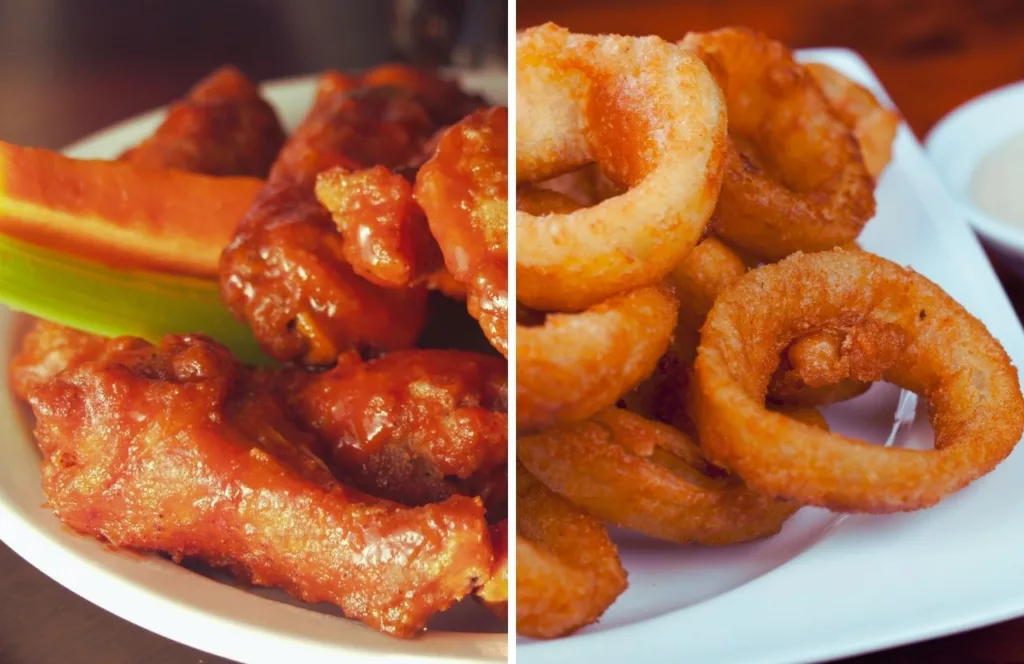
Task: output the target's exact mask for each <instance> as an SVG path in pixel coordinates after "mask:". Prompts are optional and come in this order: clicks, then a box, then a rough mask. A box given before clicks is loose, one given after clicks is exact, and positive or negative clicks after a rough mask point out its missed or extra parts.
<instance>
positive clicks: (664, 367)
mask: <svg viewBox="0 0 1024 664" xmlns="http://www.w3.org/2000/svg"><path fill="white" fill-rule="evenodd" d="M746 272H747V266H746V265H745V264H744V263H743V261H742V260H741V259H740V257H739V256H737V255H736V253H735V252H733V251H732V250H731V249H729V247H727V246H725V244H723V243H722V242H721V241H720V240H718V239H717V238H715V237H713V236H712V237H708V238H706V239H705V240H704V241H703V242H701V243H700V244H698V245H697V246H696V247H695V248H694V250H693V251H691V252H690V253H689V255H687V257H686V258H685V259H684V260H683V262H682V263H680V264H679V265H677V266H676V268H675V269H674V270H672V273H671V274H670V275H669V280H670V281H671V282H672V283H673V284H674V285H675V290H676V295H677V296H678V298H679V315H678V316H677V319H676V328H675V331H674V336H673V339H672V345H671V346H670V347H669V349H668V352H666V353H665V355H663V356H662V358H661V359H660V360H659V361H658V366H657V367H656V368H655V370H654V373H652V374H651V375H650V376H649V377H648V378H647V380H645V381H644V382H643V383H641V384H640V386H639V387H637V388H636V389H635V390H633V391H632V392H630V393H629V394H627V395H626V396H625V398H624V401H625V405H626V407H627V408H629V410H631V411H633V412H635V413H639V414H641V415H643V416H645V417H648V418H651V419H653V420H657V421H659V422H665V423H667V424H671V425H673V426H674V427H676V428H677V429H680V430H681V431H685V432H687V433H692V432H693V425H692V421H691V420H690V416H689V413H688V412H687V404H686V392H687V389H688V386H689V384H690V375H691V374H692V372H693V361H694V359H696V357H697V345H698V344H699V343H700V326H701V325H703V324H704V319H705V318H706V317H707V315H708V312H709V311H711V306H712V305H713V304H714V303H715V298H717V297H718V294H719V293H721V292H722V291H723V290H725V289H726V287H728V286H729V285H730V284H732V283H733V282H735V281H737V280H739V278H740V277H742V276H743V275H744V274H746Z"/></svg>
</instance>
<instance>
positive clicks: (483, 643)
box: [0, 73, 508, 664]
mask: <svg viewBox="0 0 1024 664" xmlns="http://www.w3.org/2000/svg"><path fill="white" fill-rule="evenodd" d="M461 78H462V80H463V82H464V83H465V85H466V86H467V87H468V88H470V89H473V90H476V91H478V92H480V93H481V94H485V95H487V96H488V97H489V98H491V99H493V100H495V101H496V102H499V103H504V101H505V98H506V87H505V77H504V74H497V75H495V74H488V73H470V74H464V75H463V76H461ZM314 87H315V80H314V79H312V78H298V79H290V80H286V81H280V82H275V83H270V84H268V85H266V86H264V92H265V93H266V95H267V98H268V100H269V101H270V102H271V103H272V104H274V106H275V107H276V108H277V109H278V111H279V112H280V114H281V119H282V121H283V122H284V123H285V125H286V126H288V127H289V128H291V127H294V126H295V125H296V124H297V123H298V122H299V120H301V118H302V116H303V114H304V113H305V111H306V109H307V108H308V106H309V103H310V101H311V100H312V97H313V91H314ZM162 117H163V115H162V112H161V111H159V110H158V111H154V112H151V113H147V114H145V115H141V116H139V117H136V118H133V119H131V120H128V121H126V122H123V123H121V124H118V125H117V126H115V127H112V128H110V129H108V130H106V131H103V132H100V133H97V134H94V135H92V136H90V137H88V138H86V139H84V140H82V141H80V142H79V143H76V144H75V145H74V146H72V147H71V148H69V149H68V150H67V152H68V153H69V154H72V155H74V156H77V157H92V158H112V157H115V156H117V155H118V154H119V153H120V152H121V151H122V150H124V149H125V148H127V147H129V146H131V145H133V144H135V143H137V142H138V141H140V140H141V139H142V138H144V137H146V136H148V135H149V134H150V133H151V132H152V131H153V129H155V128H156V126H157V125H158V124H159V123H160V121H161V119H162ZM18 320H19V317H17V316H15V315H12V314H11V312H9V311H8V310H7V309H6V308H4V307H0V458H2V459H3V463H0V539H3V541H4V542H5V543H6V544H7V545H8V546H10V547H11V548H12V549H13V550H14V551H15V552H17V553H18V554H19V555H20V556H21V557H23V558H25V559H26V560H27V561H29V562H30V563H32V564H33V565H35V566H36V567H38V568H39V569H40V570H42V571H43V572H44V573H45V574H46V575H48V576H50V577H51V578H53V579H54V580H56V581H57V582H58V583H60V584H61V585H63V586H65V587H66V588H68V589H70V590H72V591H74V592H75V593H77V594H79V595H81V596H82V597H84V598H85V599H87V600H89V601H91V602H93V603H95V604H97V605H99V606H101V607H103V608H104V609H106V610H108V611H110V612H111V613H114V614H116V615H118V616H120V617H122V618H124V619H125V620H129V621H131V622H133V623H135V624H137V625H140V626H141V627H144V628H146V629H148V630H151V631H153V632H156V633H157V634H161V635H163V636H165V637H167V638H170V639H174V640H175V641H180V642H181V643H185V644H187V645H190V646H192V647H194V648H198V649H200V650H204V651H207V652H211V653H214V654H217V655H220V656H223V657H228V658H231V659H234V660H238V661H241V662H247V663H251V664H261V663H264V662H265V663H267V664H281V662H302V663H303V664H305V663H307V662H308V663H311V664H312V663H316V662H331V663H332V664H336V663H337V662H342V661H344V662H348V663H358V662H371V661H373V662H379V661H381V659H382V658H387V659H388V661H395V662H413V661H415V662H438V661H452V660H459V661H479V662H496V661H505V660H506V659H507V658H508V637H507V635H506V634H505V633H504V626H503V625H501V624H500V623H499V622H498V621H497V619H495V618H493V617H492V616H490V615H489V614H487V613H486V612H485V611H484V610H483V609H481V608H480V607H479V606H478V605H477V604H476V603H475V602H472V601H467V602H464V603H463V604H462V605H460V606H458V607H456V608H454V609H452V610H451V611H448V612H447V613H445V614H443V615H441V616H438V617H437V618H436V619H435V620H434V621H433V622H432V626H433V627H434V628H435V629H434V630H432V631H430V632H428V633H426V634H425V635H424V636H422V637H420V638H417V639H413V640H401V639H394V638H390V637H386V636H383V635H381V634H378V633H377V632H375V631H373V630H371V629H370V628H368V627H365V626H364V625H362V624H361V623H357V622H355V621H351V620H346V619H343V618H340V617H338V616H339V613H338V611H337V609H335V608H334V607H330V606H325V605H317V606H309V605H303V604H301V603H298V602H295V601H293V600H290V599H289V598H288V597H287V596H286V595H285V594H284V593H283V592H280V591H276V590H243V589H241V588H238V587H235V586H233V585H231V584H230V583H221V582H217V581H215V580H211V579H210V578H207V577H204V576H201V575H199V574H196V573H193V572H190V571H188V570H186V569H184V568H182V567H179V566H177V565H174V564H172V563H170V562H168V561H166V560H164V559H161V558H157V557H154V556H142V555H137V554H132V553H125V552H119V551H113V550H110V549H109V548H108V547H106V546H104V545H103V544H101V543H99V542H98V541H96V540H93V539H91V538H88V537H81V536H78V535H75V534H73V533H71V532H70V531H69V530H67V529H66V528H64V527H63V526H62V524H61V523H60V522H59V521H58V520H57V519H56V518H55V517H54V516H53V514H52V513H51V512H50V511H49V510H48V509H46V508H45V507H44V506H43V503H44V501H45V497H44V496H43V492H42V489H41V488H40V478H39V464H40V456H39V452H38V450H37V448H36V446H35V441H34V440H33V439H32V436H31V433H30V430H29V428H28V421H27V418H26V417H25V412H24V410H23V408H22V407H21V406H20V405H19V404H17V403H16V402H15V399H14V397H13V396H12V395H11V393H10V389H9V387H8V381H7V374H8V359H9V357H10V356H11V354H12V353H13V351H14V350H15V349H14V344H15V343H16V340H17V338H18V332H19V330H18V329H16V328H18V327H19V326H18V325H17V324H16V321H18Z"/></svg>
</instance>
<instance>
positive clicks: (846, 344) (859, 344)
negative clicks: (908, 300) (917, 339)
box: [768, 321, 907, 406]
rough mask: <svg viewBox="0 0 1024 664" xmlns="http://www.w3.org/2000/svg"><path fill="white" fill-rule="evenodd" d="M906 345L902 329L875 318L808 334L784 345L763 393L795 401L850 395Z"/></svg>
mask: <svg viewBox="0 0 1024 664" xmlns="http://www.w3.org/2000/svg"><path fill="white" fill-rule="evenodd" d="M906 345H907V335H906V334H905V333H904V332H903V330H901V329H900V328H898V327H896V326H895V325H887V324H882V323H878V322H875V321H869V323H866V324H864V325H861V326H859V327H852V328H842V327H833V328H829V329H825V330H821V331H819V332H815V333H813V334H808V335H806V336H804V337H801V338H799V339H797V340H796V341H794V342H793V343H792V344H790V346H789V348H788V349H786V352H785V353H784V354H783V357H782V361H781V363H780V364H779V368H778V369H777V370H776V371H775V374H774V375H773V376H772V381H771V383H770V384H769V386H768V399H769V400H770V401H774V402H777V403H785V404H792V405H798V406H827V405H829V404H832V403H837V402H839V401H845V400H847V399H852V398H853V397H855V396H858V395H861V394H863V393H864V392H866V391H867V390H868V388H869V387H871V383H872V382H874V381H878V380H881V379H882V374H883V373H884V372H885V370H886V369H887V368H889V367H890V366H892V365H893V364H895V363H896V361H897V360H898V359H899V356H900V354H902V353H903V351H904V349H905V348H906Z"/></svg>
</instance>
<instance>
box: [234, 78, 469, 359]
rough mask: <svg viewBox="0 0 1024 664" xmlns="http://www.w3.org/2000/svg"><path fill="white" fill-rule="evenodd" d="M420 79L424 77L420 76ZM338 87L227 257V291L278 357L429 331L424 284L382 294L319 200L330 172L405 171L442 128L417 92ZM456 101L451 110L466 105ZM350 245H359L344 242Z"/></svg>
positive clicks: (325, 94)
mask: <svg viewBox="0 0 1024 664" xmlns="http://www.w3.org/2000/svg"><path fill="white" fill-rule="evenodd" d="M416 80H418V79H416ZM332 87H333V84H332V83H331V82H330V80H328V81H326V82H324V81H322V82H321V85H320V93H319V95H318V97H317V100H316V101H315V103H314V105H313V108H312V109H311V110H310V112H309V114H308V115H307V117H306V119H305V120H303V122H302V124H301V125H300V126H299V128H298V129H297V130H296V131H295V133H294V134H293V135H292V137H291V138H290V139H289V140H288V142H287V143H286V144H285V147H284V149H283V150H282V151H281V154H280V155H279V156H278V159H277V161H276V162H275V164H274V167H273V169H272V170H271V174H270V178H269V179H268V181H267V185H266V187H265V188H264V190H263V192H261V194H260V195H259V196H257V200H256V202H255V203H254V205H253V207H252V209H251V210H250V211H249V213H248V214H247V215H246V217H245V218H244V219H243V221H242V223H241V225H240V226H239V231H238V234H237V235H236V237H235V239H234V240H233V241H232V243H231V244H230V245H229V246H228V247H227V249H225V251H224V254H223V255H222V257H221V295H222V297H223V299H224V301H225V303H226V304H227V305H228V307H229V308H231V310H232V311H233V312H234V313H235V315H236V316H238V317H239V318H241V319H243V320H245V321H246V322H247V323H248V324H249V325H250V327H252V329H253V331H254V333H255V335H256V338H257V339H258V340H259V341H260V342H261V344H262V346H263V347H264V349H265V350H266V351H267V352H268V353H269V354H270V355H272V356H273V357H275V358H277V359H280V360H296V361H299V362H302V363H304V364H310V365H329V364H332V363H333V362H334V361H335V360H336V359H337V357H338V355H339V354H340V353H342V352H344V351H346V350H349V349H353V348H354V349H360V350H370V351H379V350H394V349H398V348H405V347H409V346H411V345H412V344H413V342H414V341H415V339H416V337H417V336H418V334H419V332H420V330H421V329H422V326H423V322H424V316H425V306H426V288H425V287H414V288H403V289H391V288H381V287H380V286H377V285H375V284H373V283H370V282H369V281H367V280H366V279H363V278H362V277H360V276H359V275H358V274H356V272H355V271H354V270H353V268H352V266H351V265H350V264H349V263H348V262H347V261H346V259H345V248H344V241H343V239H342V237H341V235H340V234H339V233H338V232H337V231H336V230H335V225H334V222H333V221H332V219H331V216H330V214H329V213H328V212H327V211H326V210H325V209H324V208H323V207H322V206H321V205H320V204H319V203H318V202H317V201H316V198H315V196H314V191H313V188H314V184H315V180H316V176H317V174H318V173H320V172H321V171H326V170H328V169H331V168H335V167H339V166H341V167H344V168H348V169H353V170H354V169H360V168H365V167H370V166H374V165H380V166H384V167H387V168H392V169H393V168H397V167H400V166H403V165H405V164H407V163H409V162H411V161H412V160H413V159H415V158H416V157H417V155H419V154H420V153H421V152H422V150H423V147H424V145H425V144H426V143H427V141H428V140H429V139H430V137H431V136H432V134H433V133H434V132H435V131H436V129H437V128H438V127H439V124H438V121H436V120H435V119H434V118H433V117H432V113H431V110H430V108H429V107H428V105H427V104H426V103H425V102H421V100H420V99H419V98H418V97H417V95H416V94H415V91H413V90H410V89H407V88H400V87H360V88H356V89H347V88H346V86H344V85H339V86H337V87H338V91H337V92H334V93H332V92H330V90H331V89H332ZM452 94H455V95H456V96H457V98H456V99H455V100H454V101H452V103H450V104H448V105H443V106H442V110H447V108H448V107H452V108H454V107H458V106H459V105H460V104H461V103H462V102H461V101H460V100H462V99H469V98H468V97H466V96H465V95H463V94H462V93H460V92H458V91H457V89H454V91H453V92H452ZM347 240H348V241H349V242H352V241H358V238H356V239H353V238H347Z"/></svg>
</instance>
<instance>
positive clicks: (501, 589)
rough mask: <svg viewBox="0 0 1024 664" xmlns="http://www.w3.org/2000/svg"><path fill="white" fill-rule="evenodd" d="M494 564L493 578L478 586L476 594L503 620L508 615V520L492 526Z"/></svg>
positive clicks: (492, 569)
mask: <svg viewBox="0 0 1024 664" xmlns="http://www.w3.org/2000/svg"><path fill="white" fill-rule="evenodd" d="M491 545H492V547H493V549H494V566H493V567H492V568H491V578H490V579H488V581H487V583H485V584H484V585H482V586H480V587H479V588H477V591H476V596H477V597H478V598H479V599H480V601H481V602H483V604H484V606H486V607H487V609H488V610H489V611H490V612H491V613H493V614H494V615H496V616H498V617H499V618H501V619H502V620H504V619H505V618H507V617H508V521H506V520H502V521H500V522H498V523H496V524H494V525H493V526H491Z"/></svg>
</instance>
